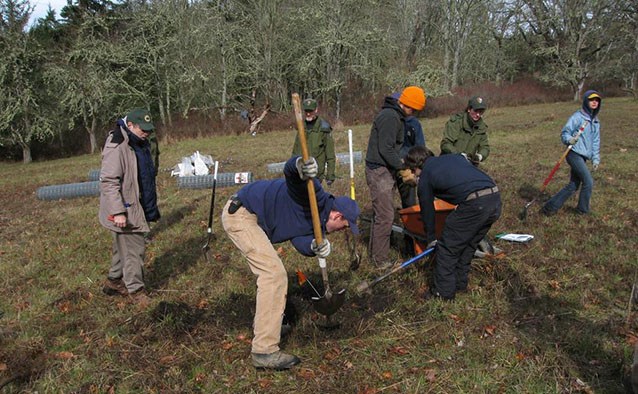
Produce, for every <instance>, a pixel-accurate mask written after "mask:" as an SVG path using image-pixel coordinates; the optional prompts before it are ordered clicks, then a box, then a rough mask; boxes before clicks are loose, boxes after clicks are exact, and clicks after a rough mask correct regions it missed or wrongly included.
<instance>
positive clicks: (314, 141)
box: [292, 99, 337, 186]
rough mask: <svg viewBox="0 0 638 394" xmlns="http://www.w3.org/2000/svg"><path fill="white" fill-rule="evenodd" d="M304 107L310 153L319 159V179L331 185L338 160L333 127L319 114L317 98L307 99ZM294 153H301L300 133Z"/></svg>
mask: <svg viewBox="0 0 638 394" xmlns="http://www.w3.org/2000/svg"><path fill="white" fill-rule="evenodd" d="M302 107H303V111H304V115H305V116H304V122H305V129H306V138H307V142H308V154H309V155H310V156H312V157H314V158H315V159H316V160H317V165H318V166H319V172H318V173H317V179H319V181H320V182H323V180H324V179H325V180H326V184H328V186H330V185H332V182H334V180H335V178H336V176H335V164H336V162H337V157H336V154H335V144H334V140H333V138H332V127H331V126H330V123H328V121H326V120H325V119H323V118H321V117H320V116H319V106H318V105H317V100H314V99H305V100H304V101H303V103H302ZM292 155H293V156H300V155H301V144H300V142H299V134H297V137H296V138H295V144H294V145H293V148H292ZM326 166H327V169H326ZM324 173H325V174H324Z"/></svg>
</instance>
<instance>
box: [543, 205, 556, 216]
mask: <svg viewBox="0 0 638 394" xmlns="http://www.w3.org/2000/svg"><path fill="white" fill-rule="evenodd" d="M541 213H542V214H543V215H545V216H554V215H556V211H552V210H551V209H549V208H547V207H546V206H543V208H541Z"/></svg>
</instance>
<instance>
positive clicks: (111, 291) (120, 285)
mask: <svg viewBox="0 0 638 394" xmlns="http://www.w3.org/2000/svg"><path fill="white" fill-rule="evenodd" d="M102 292H103V293H104V294H106V295H107V296H126V295H128V290H126V286H125V285H124V282H123V281H122V279H111V278H106V280H105V281H104V287H102Z"/></svg>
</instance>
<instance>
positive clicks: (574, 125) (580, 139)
mask: <svg viewBox="0 0 638 394" xmlns="http://www.w3.org/2000/svg"><path fill="white" fill-rule="evenodd" d="M601 106H602V97H601V95H600V93H599V92H597V91H595V90H588V91H587V92H585V95H584V96H583V105H582V107H581V108H580V109H579V110H578V111H576V112H574V114H573V115H572V116H571V117H570V118H569V120H568V121H567V123H566V124H565V126H564V127H563V130H562V133H561V141H562V142H563V144H565V145H567V146H569V145H571V146H572V149H571V150H570V151H569V153H568V154H567V158H566V160H567V164H569V166H570V167H571V172H570V177H569V183H568V184H567V185H566V186H565V187H563V188H562V189H561V190H560V191H559V192H558V193H556V194H555V195H554V196H553V197H552V198H550V199H549V200H548V201H547V202H546V203H545V205H544V206H543V208H542V212H543V213H544V214H545V215H547V216H551V215H554V214H555V213H556V212H557V211H558V210H559V209H560V208H561V207H562V206H563V204H565V201H567V199H569V198H570V197H571V196H572V195H573V194H574V193H576V191H577V190H578V188H579V187H580V194H579V196H578V205H577V206H576V212H577V213H580V214H587V213H589V211H590V206H589V200H590V199H591V194H592V190H593V188H594V179H593V178H592V175H591V173H590V172H589V169H588V168H587V161H591V162H592V165H593V169H594V171H595V170H597V169H598V166H599V165H600V121H599V120H598V113H599V112H600V107H601ZM581 128H583V132H582V133H581V134H580V136H579V135H578V132H579V130H580V129H581Z"/></svg>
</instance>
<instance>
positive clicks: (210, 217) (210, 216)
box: [202, 160, 219, 263]
mask: <svg viewBox="0 0 638 394" xmlns="http://www.w3.org/2000/svg"><path fill="white" fill-rule="evenodd" d="M218 165H219V162H218V161H217V160H215V171H214V174H213V192H212V195H211V197H210V210H209V211H208V212H209V213H208V229H207V230H206V233H207V234H208V237H207V239H206V243H205V244H204V246H202V250H203V251H204V257H205V258H206V262H207V263H210V258H209V256H208V251H209V250H210V241H211V239H213V238H214V237H215V234H213V209H214V208H215V189H216V188H217V167H218Z"/></svg>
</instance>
